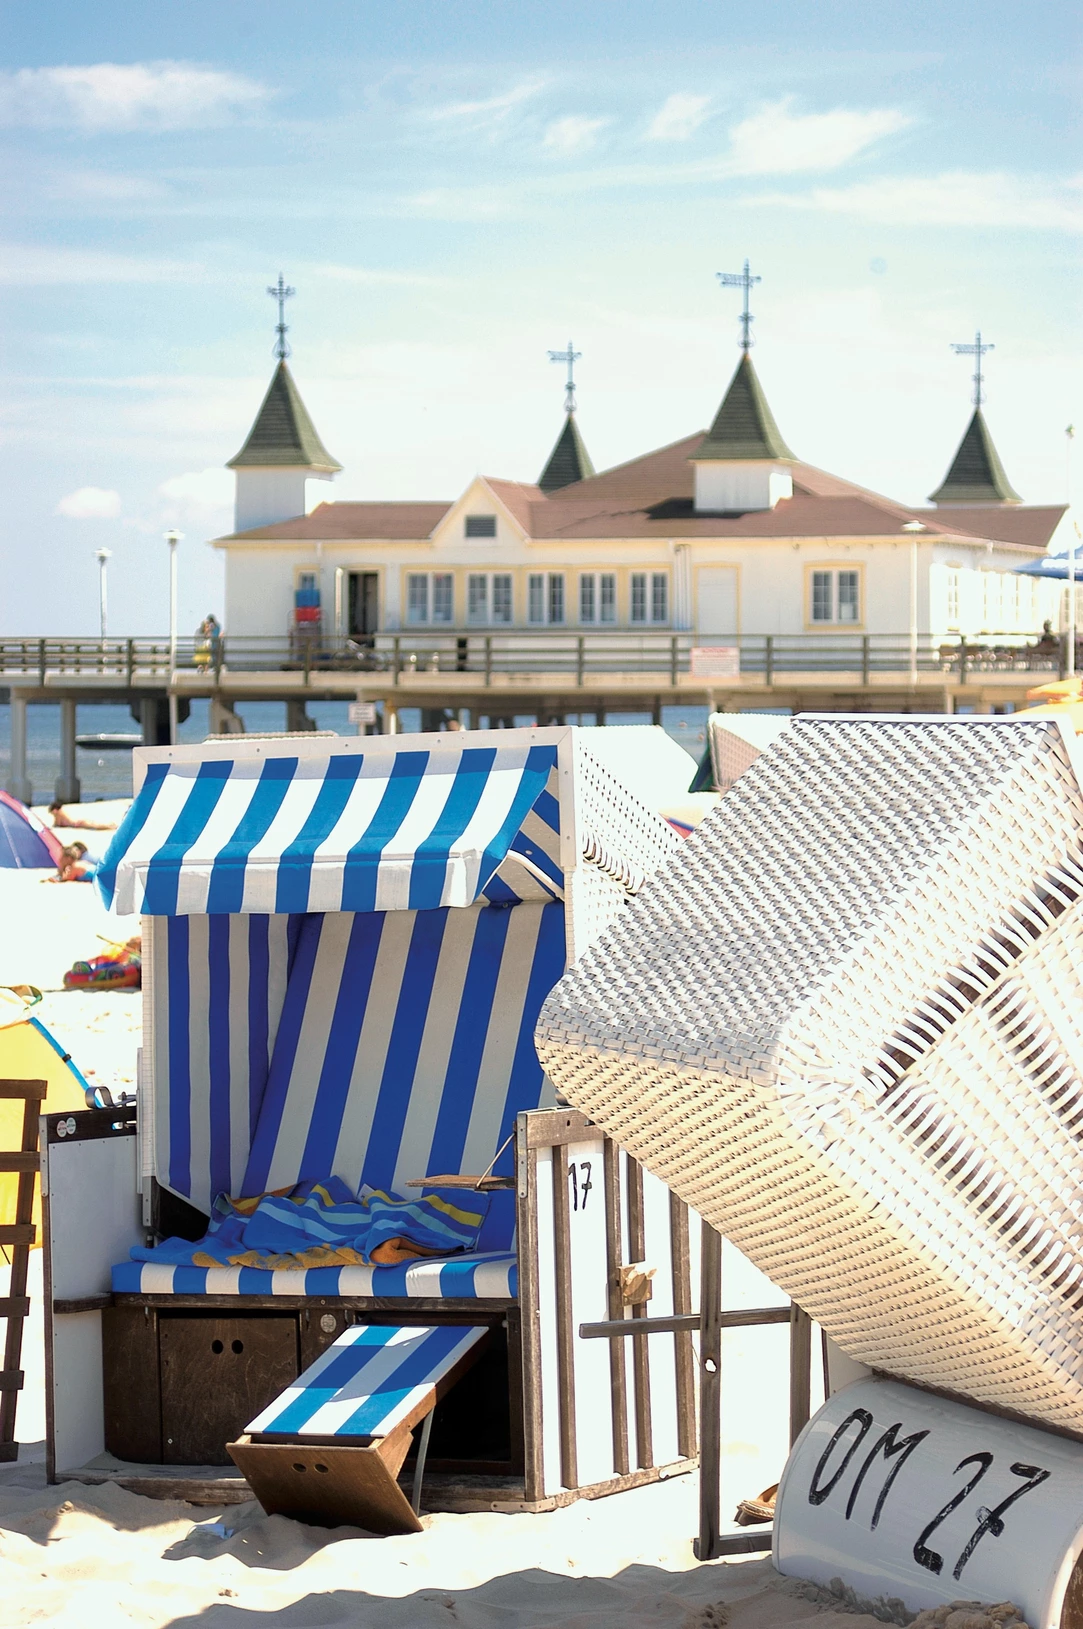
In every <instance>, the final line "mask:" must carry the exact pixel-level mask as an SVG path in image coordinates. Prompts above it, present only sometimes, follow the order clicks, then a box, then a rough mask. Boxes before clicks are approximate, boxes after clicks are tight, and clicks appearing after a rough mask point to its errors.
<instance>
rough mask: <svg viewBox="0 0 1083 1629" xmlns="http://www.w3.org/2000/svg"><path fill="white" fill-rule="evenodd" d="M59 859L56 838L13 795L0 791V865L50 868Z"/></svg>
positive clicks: (49, 869) (20, 868) (12, 867)
mask: <svg viewBox="0 0 1083 1629" xmlns="http://www.w3.org/2000/svg"><path fill="white" fill-rule="evenodd" d="M59 858H60V842H59V839H57V838H56V837H54V836H53V834H52V832H51V831H49V830H48V828H47V827H45V826H43V825H42V824H41V821H40V820H38V819H37V818H36V816H34V815H32V814H31V813H30V811H29V809H24V808H23V805H22V804H21V803H20V802H19V801H18V800H17V799H16V798H13V797H9V795H8V793H7V792H0V867H4V868H6V869H7V870H24V871H53V870H55V868H56V864H57V861H58V860H59Z"/></svg>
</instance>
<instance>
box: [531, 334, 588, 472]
mask: <svg viewBox="0 0 1083 1629" xmlns="http://www.w3.org/2000/svg"><path fill="white" fill-rule="evenodd" d="M582 354H583V353H582V351H577V350H576V349H575V347H574V346H573V345H572V342H571V340H569V341H568V348H567V350H566V351H550V352H549V360H550V362H566V363H567V365H568V377H567V379H566V380H565V383H564V428H563V429H562V430H561V432H560V434H559V435H558V436H557V439H556V445H555V446H554V448H553V450H552V452H551V453H550V454H549V458H548V461H547V462H546V465H545V468H544V469H543V470H542V472H541V474H540V475H539V476H538V485H539V486H540V487H541V489H542V491H543V492H559V491H560V489H561V487H564V486H573V485H574V483H575V482H576V481H585V480H586V479H587V477H588V476H589V475H593V474H594V473H595V471H594V465H593V464H592V463H591V461H590V454H589V453H588V451H587V449H586V446H585V444H584V441H583V437H582V436H581V435H580V434H579V426H578V424H577V423H576V422H575V364H576V363H577V362H578V361H579V358H580V357H581V356H582Z"/></svg>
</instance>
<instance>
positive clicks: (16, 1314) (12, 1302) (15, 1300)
mask: <svg viewBox="0 0 1083 1629" xmlns="http://www.w3.org/2000/svg"><path fill="white" fill-rule="evenodd" d="M29 1316H30V1297H29V1296H28V1295H2V1296H0V1318H29Z"/></svg>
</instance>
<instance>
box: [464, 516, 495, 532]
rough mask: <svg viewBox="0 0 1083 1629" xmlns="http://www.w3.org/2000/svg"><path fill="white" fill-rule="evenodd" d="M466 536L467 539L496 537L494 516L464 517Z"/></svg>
mask: <svg viewBox="0 0 1083 1629" xmlns="http://www.w3.org/2000/svg"><path fill="white" fill-rule="evenodd" d="M466 536H467V537H495V536H496V516H495V515H467V517H466Z"/></svg>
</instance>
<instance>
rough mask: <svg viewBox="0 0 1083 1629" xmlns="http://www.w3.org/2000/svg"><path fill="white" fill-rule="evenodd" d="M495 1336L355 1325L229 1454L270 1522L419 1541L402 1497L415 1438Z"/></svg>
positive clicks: (467, 1330) (453, 1328)
mask: <svg viewBox="0 0 1083 1629" xmlns="http://www.w3.org/2000/svg"><path fill="white" fill-rule="evenodd" d="M488 1334H489V1331H488V1328H486V1327H481V1328H476V1327H464V1326H463V1325H461V1324H438V1325H431V1324H427V1325H424V1326H422V1325H413V1324H411V1325H403V1326H399V1325H390V1324H354V1325H353V1326H352V1328H350V1329H347V1330H345V1331H344V1333H343V1334H341V1335H340V1336H339V1337H338V1339H337V1340H336V1341H335V1342H334V1343H333V1345H331V1346H329V1347H328V1348H327V1350H326V1352H324V1353H323V1354H322V1356H320V1357H319V1358H318V1359H317V1360H316V1362H315V1363H313V1364H312V1366H311V1368H308V1369H306V1370H305V1371H304V1373H303V1374H301V1375H299V1376H298V1377H297V1379H296V1380H295V1381H294V1382H293V1384H292V1385H291V1386H289V1387H287V1389H286V1390H285V1391H284V1392H283V1393H282V1395H281V1397H277V1398H276V1399H275V1401H274V1402H273V1403H271V1404H269V1405H268V1407H267V1408H265V1409H264V1410H263V1413H262V1414H259V1415H257V1416H256V1418H255V1419H254V1420H253V1421H252V1423H251V1425H250V1426H249V1427H248V1428H247V1431H246V1433H245V1435H244V1436H243V1437H241V1438H240V1439H239V1441H237V1442H231V1443H229V1444H228V1448H229V1453H230V1454H231V1456H232V1458H233V1460H234V1462H235V1463H236V1464H237V1466H238V1467H239V1469H240V1470H241V1471H242V1473H243V1474H244V1476H245V1477H246V1478H247V1480H248V1483H249V1485H250V1486H251V1488H252V1491H253V1492H254V1493H255V1495H256V1498H257V1499H258V1500H259V1502H260V1504H261V1505H262V1506H263V1508H264V1510H266V1511H267V1513H268V1515H280V1516H293V1517H295V1518H296V1519H298V1520H300V1521H316V1522H321V1523H326V1524H332V1525H333V1524H339V1523H342V1524H345V1523H349V1524H351V1525H353V1526H357V1527H364V1528H367V1529H368V1530H369V1532H372V1533H417V1532H420V1531H421V1523H420V1522H419V1521H418V1519H417V1514H416V1512H415V1511H414V1509H413V1508H412V1507H411V1505H410V1501H409V1500H408V1499H407V1497H406V1495H405V1494H404V1493H403V1491H402V1489H401V1488H400V1487H399V1484H398V1481H397V1480H396V1479H397V1476H398V1473H399V1470H400V1469H401V1467H402V1462H403V1460H404V1459H405V1458H406V1455H407V1452H408V1451H409V1447H410V1442H411V1433H412V1431H413V1428H414V1426H416V1425H417V1424H418V1423H419V1421H421V1420H424V1419H426V1417H427V1416H429V1415H431V1414H432V1411H433V1409H434V1408H435V1407H436V1404H437V1402H438V1401H439V1399H440V1398H441V1397H442V1396H443V1395H444V1393H445V1392H447V1391H448V1390H450V1388H451V1387H452V1386H453V1385H454V1384H455V1382H456V1381H457V1380H458V1379H459V1376H460V1375H462V1374H464V1373H465V1372H466V1370H467V1369H468V1368H469V1367H470V1366H471V1364H472V1363H473V1362H474V1361H475V1360H476V1359H477V1358H478V1357H479V1356H480V1354H481V1351H482V1348H483V1346H484V1343H485V1341H486V1340H487V1338H488Z"/></svg>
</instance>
